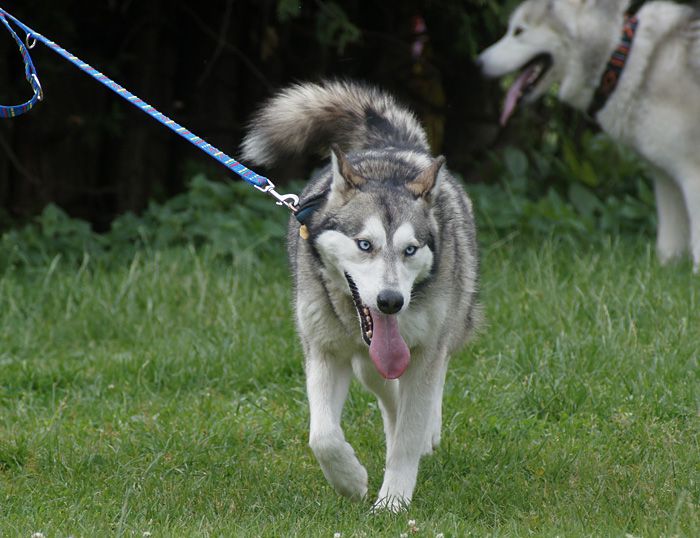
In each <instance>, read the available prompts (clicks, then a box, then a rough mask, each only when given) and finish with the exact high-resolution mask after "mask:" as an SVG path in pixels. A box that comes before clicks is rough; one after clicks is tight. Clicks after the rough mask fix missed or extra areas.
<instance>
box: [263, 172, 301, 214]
mask: <svg viewBox="0 0 700 538" xmlns="http://www.w3.org/2000/svg"><path fill="white" fill-rule="evenodd" d="M265 179H266V180H267V185H265V186H264V187H258V186H257V185H253V187H255V188H256V189H258V190H259V191H260V192H264V193H265V194H269V195H270V196H272V197H273V198H275V199H276V200H277V202H276V203H277V205H283V206H286V207H287V208H288V209H289V210H291V211H292V213H296V211H297V208H298V207H299V197H298V196H297V195H296V194H291V193H290V194H280V193H278V192H277V191H276V190H275V188H276V187H275V184H274V183H273V182H272V181H270V180H269V179H267V178H265Z"/></svg>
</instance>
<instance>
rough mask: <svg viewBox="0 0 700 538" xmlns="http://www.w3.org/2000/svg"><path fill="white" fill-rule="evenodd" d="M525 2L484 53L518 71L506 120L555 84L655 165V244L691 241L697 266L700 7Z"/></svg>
mask: <svg viewBox="0 0 700 538" xmlns="http://www.w3.org/2000/svg"><path fill="white" fill-rule="evenodd" d="M631 4H632V2H630V0H526V1H525V2H523V3H522V4H521V5H520V6H519V7H518V8H517V9H516V10H515V11H514V12H513V15H512V16H511V19H510V23H509V26H508V31H507V32H506V34H505V36H504V37H503V38H502V39H501V40H499V41H498V42H497V43H496V44H494V45H493V46H491V47H489V48H488V49H487V50H485V51H484V52H483V53H482V54H481V56H480V57H479V64H480V65H481V67H482V70H483V72H484V73H485V74H486V75H488V76H492V77H501V76H504V75H506V74H508V73H511V72H515V71H520V75H519V76H518V77H517V79H516V81H515V83H514V84H513V86H512V87H511V88H510V90H509V91H508V94H507V96H506V101H505V105H504V110H503V115H502V116H501V122H502V123H505V122H506V121H507V120H508V118H509V117H510V116H511V114H512V113H513V111H514V110H515V108H516V106H517V105H518V104H519V103H520V102H521V101H523V102H528V101H533V100H535V99H537V98H538V97H539V96H541V95H542V94H543V93H544V92H545V91H546V90H547V89H548V88H549V87H550V86H552V85H553V84H554V83H559V94H558V95H559V99H560V100H561V101H563V102H565V103H568V104H569V105H571V106H573V107H575V108H577V109H579V110H581V111H586V112H588V114H589V115H590V116H591V117H592V118H594V119H595V120H596V121H597V122H598V124H599V125H600V126H601V128H602V129H603V130H604V131H605V132H607V133H608V134H609V135H611V136H612V137H614V138H615V139H617V140H618V141H620V142H622V143H624V144H626V145H628V146H629V147H631V148H632V149H634V150H635V151H637V152H638V153H639V154H640V155H642V156H643V157H645V158H646V159H647V160H648V161H649V162H650V163H651V164H652V165H653V166H654V167H655V169H656V173H655V178H654V179H655V193H656V205H657V213H658V226H659V227H658V234H657V243H656V246H657V252H658V255H659V258H660V259H661V261H662V262H663V263H666V262H668V261H670V260H672V259H675V258H677V257H679V256H681V255H682V254H684V253H685V252H686V251H687V250H688V249H690V253H691V255H692V258H693V262H694V269H695V272H696V273H697V272H699V271H700V151H699V150H700V10H699V9H698V7H697V6H695V7H692V6H688V5H681V4H677V3H674V2H666V1H652V2H646V3H645V4H643V5H642V7H641V8H640V9H639V11H638V12H637V13H636V14H634V13H631V12H630V11H629V10H630V6H631Z"/></svg>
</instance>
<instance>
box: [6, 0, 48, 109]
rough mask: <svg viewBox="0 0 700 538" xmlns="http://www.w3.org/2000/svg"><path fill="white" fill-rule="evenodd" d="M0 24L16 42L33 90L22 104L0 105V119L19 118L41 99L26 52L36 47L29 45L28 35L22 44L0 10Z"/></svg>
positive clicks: (39, 85)
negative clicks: (30, 95) (31, 94)
mask: <svg viewBox="0 0 700 538" xmlns="http://www.w3.org/2000/svg"><path fill="white" fill-rule="evenodd" d="M0 22H2V24H3V25H4V26H5V28H7V29H8V31H9V32H10V35H12V38H13V39H14V40H15V41H16V42H17V45H18V46H19V52H20V54H22V60H24V77H25V78H26V79H27V82H29V85H30V86H31V87H32V90H34V95H33V97H32V98H31V99H30V100H29V101H27V102H26V103H24V104H21V105H13V106H2V105H0V118H14V117H15V116H19V115H20V114H24V113H25V112H29V111H30V110H31V109H32V108H34V105H36V104H37V103H38V102H39V101H41V99H42V98H43V93H42V91H41V84H40V83H39V77H38V76H37V74H36V68H35V67H34V63H33V62H32V58H31V56H29V51H28V49H30V48H32V47H33V46H34V45H36V41H33V42H32V44H31V45H30V44H29V42H30V36H29V34H27V44H26V45H25V43H23V42H22V40H21V39H20V38H19V36H18V35H17V33H16V32H15V31H14V30H13V29H12V26H10V23H9V22H7V19H6V18H5V12H4V11H3V10H2V9H0Z"/></svg>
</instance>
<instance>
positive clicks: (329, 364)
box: [306, 350, 367, 499]
mask: <svg viewBox="0 0 700 538" xmlns="http://www.w3.org/2000/svg"><path fill="white" fill-rule="evenodd" d="M351 379H352V367H351V365H350V361H349V360H345V361H344V360H338V359H335V358H333V357H326V356H324V355H323V354H322V353H320V352H318V351H314V350H311V352H310V353H309V355H308V357H307V362H306V390H307V394H308V398H309V412H310V429H309V446H310V447H311V450H312V451H313V453H314V455H315V456H316V459H317V460H318V463H319V464H320V465H321V469H322V470H323V474H324V475H325V477H326V479H327V480H328V481H329V482H330V483H331V484H332V485H333V487H334V488H335V489H336V491H337V492H338V493H340V494H341V495H344V496H346V497H350V498H352V499H361V498H363V497H364V496H365V495H366V494H367V471H366V470H365V468H364V467H363V466H362V464H360V462H359V461H358V459H357V456H356V455H355V451H354V450H353V448H352V446H350V443H348V442H347V441H346V440H345V435H344V434H343V430H342V429H341V427H340V417H341V413H342V410H343V405H344V403H345V399H346V398H347V395H348V389H349V387H350V381H351Z"/></svg>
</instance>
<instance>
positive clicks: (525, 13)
mask: <svg viewBox="0 0 700 538" xmlns="http://www.w3.org/2000/svg"><path fill="white" fill-rule="evenodd" d="M540 3H541V2H540ZM534 5H536V4H535V3H534V2H525V3H524V4H522V5H521V6H520V7H519V8H518V9H516V11H515V12H514V13H513V15H512V16H511V18H510V22H509V24H508V30H507V32H506V34H505V35H504V36H503V37H502V38H501V39H500V40H499V41H497V42H496V43H494V44H493V45H491V46H490V47H489V48H487V49H486V50H485V51H484V52H482V53H481V55H480V56H479V60H480V62H481V65H482V69H483V72H484V74H485V75H486V76H489V77H494V78H496V77H502V76H505V75H508V74H510V73H513V72H515V71H517V70H518V69H521V68H522V67H523V66H524V65H525V64H527V63H528V62H529V61H530V60H532V59H533V58H534V57H535V56H537V55H538V54H542V53H547V54H550V55H551V57H552V60H553V65H552V66H551V68H550V69H549V71H548V72H547V74H546V75H545V76H544V77H543V78H542V80H540V81H539V83H538V84H537V87H535V88H533V90H532V92H531V93H530V94H529V95H528V96H527V100H529V101H530V100H534V99H536V98H537V97H539V96H541V95H542V94H543V93H544V92H545V91H546V90H547V88H548V87H549V86H551V85H552V84H553V83H554V82H555V81H556V80H557V79H558V78H559V72H560V69H561V58H560V50H561V47H563V46H564V43H562V40H561V34H560V33H559V32H556V31H555V30H554V29H553V28H550V27H549V26H547V25H546V24H543V23H542V22H541V21H538V20H537V19H539V17H536V18H535V17H532V15H530V14H529V11H530V10H531V9H532V6H534ZM538 9H542V8H538Z"/></svg>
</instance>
